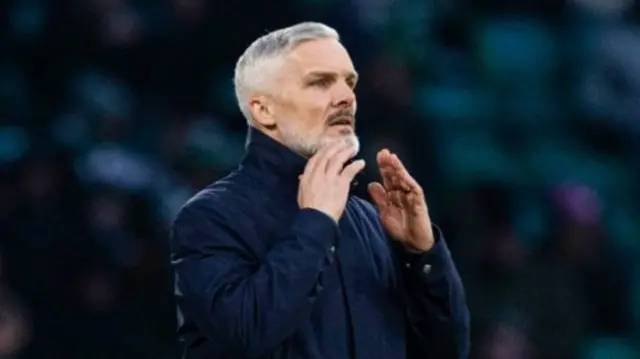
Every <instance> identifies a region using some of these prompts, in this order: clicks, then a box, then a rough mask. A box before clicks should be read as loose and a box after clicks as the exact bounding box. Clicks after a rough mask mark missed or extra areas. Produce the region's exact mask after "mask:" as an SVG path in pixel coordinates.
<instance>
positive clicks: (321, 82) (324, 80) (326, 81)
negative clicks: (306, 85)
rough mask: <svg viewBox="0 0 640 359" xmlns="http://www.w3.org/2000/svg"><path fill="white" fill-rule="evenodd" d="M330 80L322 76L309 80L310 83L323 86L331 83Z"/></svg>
mask: <svg viewBox="0 0 640 359" xmlns="http://www.w3.org/2000/svg"><path fill="white" fill-rule="evenodd" d="M331 82H332V80H331V79H330V78H327V77H323V78H320V79H317V80H313V81H311V83H310V85H311V86H316V87H322V88H324V87H327V86H329V85H331Z"/></svg>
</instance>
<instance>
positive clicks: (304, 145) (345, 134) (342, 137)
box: [281, 129, 360, 158]
mask: <svg viewBox="0 0 640 359" xmlns="http://www.w3.org/2000/svg"><path fill="white" fill-rule="evenodd" d="M281 137H282V142H283V143H284V145H285V146H287V147H289V148H290V149H292V150H293V151H294V152H296V153H298V154H300V155H302V156H304V157H307V158H310V157H312V156H313V155H314V154H316V152H318V151H319V150H320V149H321V148H323V147H325V146H329V145H331V144H333V143H335V142H336V141H345V142H346V143H348V144H349V146H352V147H353V148H354V152H355V153H356V154H357V153H359V152H360V139H358V136H357V135H356V134H355V133H353V132H352V131H347V130H344V131H341V132H340V134H339V135H338V136H329V135H327V134H322V135H321V136H320V137H318V138H310V137H309V136H304V135H301V134H299V133H295V132H293V131H291V132H289V131H282V129H281Z"/></svg>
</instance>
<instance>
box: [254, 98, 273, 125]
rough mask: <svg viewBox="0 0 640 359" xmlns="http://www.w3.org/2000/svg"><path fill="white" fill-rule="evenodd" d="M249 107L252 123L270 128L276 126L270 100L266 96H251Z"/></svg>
mask: <svg viewBox="0 0 640 359" xmlns="http://www.w3.org/2000/svg"><path fill="white" fill-rule="evenodd" d="M249 107H250V108H251V115H253V119H254V121H255V122H256V123H257V124H259V125H261V126H263V127H265V128H272V127H274V126H275V125H276V121H275V118H274V110H273V106H272V103H271V100H270V99H269V98H268V97H266V96H253V97H251V99H249Z"/></svg>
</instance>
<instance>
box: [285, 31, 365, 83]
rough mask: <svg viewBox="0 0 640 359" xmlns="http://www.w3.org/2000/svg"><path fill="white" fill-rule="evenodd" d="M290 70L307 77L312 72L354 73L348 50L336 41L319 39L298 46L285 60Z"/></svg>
mask: <svg viewBox="0 0 640 359" xmlns="http://www.w3.org/2000/svg"><path fill="white" fill-rule="evenodd" d="M285 61H286V64H287V67H288V68H289V70H293V71H295V72H297V73H298V74H299V75H305V74H307V73H310V72H316V71H322V72H338V73H354V72H355V70H354V67H353V63H352V62H351V57H350V56H349V53H348V52H347V50H346V49H345V48H344V46H342V44H341V43H340V42H339V41H337V40H335V39H319V40H311V41H307V42H304V43H302V44H300V45H298V46H296V47H295V48H294V49H293V50H292V51H291V52H290V53H289V54H288V55H287V56H286V58H285Z"/></svg>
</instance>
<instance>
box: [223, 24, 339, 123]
mask: <svg viewBox="0 0 640 359" xmlns="http://www.w3.org/2000/svg"><path fill="white" fill-rule="evenodd" d="M324 38H333V39H336V40H338V41H340V35H339V34H338V32H337V31H336V30H335V29H333V28H331V27H329V26H327V25H325V24H322V23H318V22H302V23H299V24H296V25H293V26H289V27H286V28H282V29H278V30H275V31H272V32H270V33H268V34H266V35H263V36H261V37H259V38H258V39H257V40H255V41H254V42H253V43H252V44H251V45H249V47H248V48H247V49H246V50H245V51H244V53H243V54H242V56H240V58H239V59H238V62H237V63H236V68H235V73H234V78H233V85H234V88H235V92H236V99H237V101H238V106H239V107H240V112H242V115H244V117H245V118H246V120H247V123H248V124H249V125H252V124H253V123H254V119H253V116H252V115H251V108H250V106H249V97H250V96H252V95H254V94H256V93H264V92H267V91H268V86H269V84H270V82H272V81H273V79H272V78H269V77H270V76H273V75H274V70H275V69H274V68H273V66H274V65H277V61H278V60H280V59H281V58H282V56H283V55H286V54H287V53H288V52H289V51H291V50H293V48H295V47H296V46H297V45H299V44H301V43H304V42H307V41H312V40H317V39H324ZM269 67H271V71H269Z"/></svg>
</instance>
